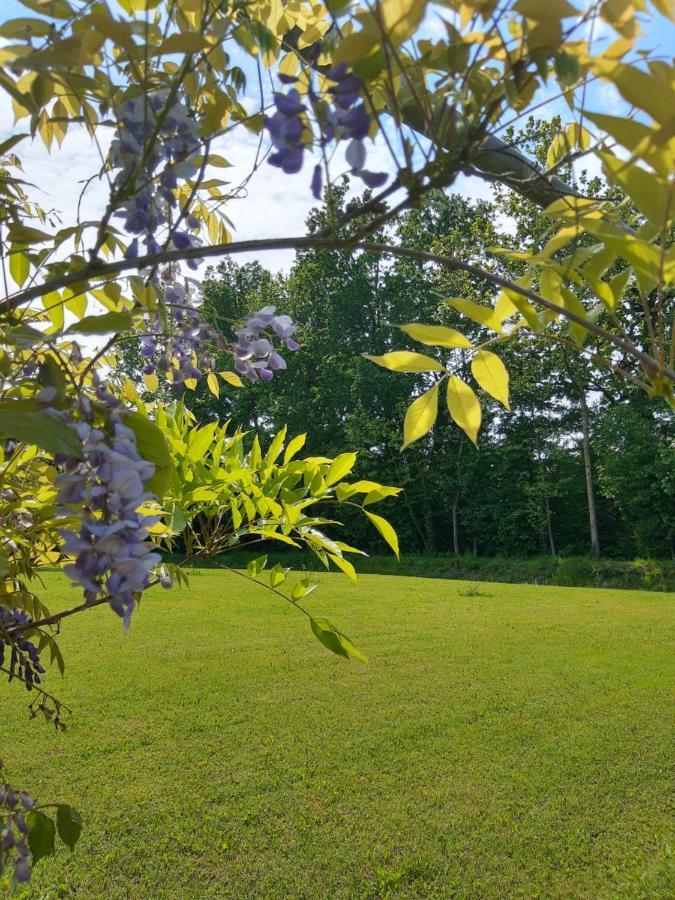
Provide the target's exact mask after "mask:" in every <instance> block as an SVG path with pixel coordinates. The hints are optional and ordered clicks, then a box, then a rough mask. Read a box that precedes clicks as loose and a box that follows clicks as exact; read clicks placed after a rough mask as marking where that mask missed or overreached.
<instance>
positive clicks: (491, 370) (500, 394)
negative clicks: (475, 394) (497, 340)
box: [471, 350, 511, 409]
mask: <svg viewBox="0 0 675 900" xmlns="http://www.w3.org/2000/svg"><path fill="white" fill-rule="evenodd" d="M471 372H472V373H473V377H474V378H475V379H476V381H477V382H478V384H479V385H480V386H481V387H482V388H483V390H484V391H487V393H488V394H490V396H491V397H494V398H495V400H499V402H500V403H501V404H502V405H503V406H505V407H506V408H507V409H511V406H510V405H509V373H508V372H507V370H506V366H505V365H504V363H503V362H502V361H501V359H500V358H499V357H498V356H497V355H496V354H494V353H490V351H489V350H480V351H479V352H478V353H477V354H476V355H475V356H474V358H473V359H472V360H471Z"/></svg>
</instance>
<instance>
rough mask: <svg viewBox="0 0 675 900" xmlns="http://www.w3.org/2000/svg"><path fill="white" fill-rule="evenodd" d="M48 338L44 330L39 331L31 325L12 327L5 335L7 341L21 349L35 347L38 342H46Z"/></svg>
mask: <svg viewBox="0 0 675 900" xmlns="http://www.w3.org/2000/svg"><path fill="white" fill-rule="evenodd" d="M47 340H48V337H47V335H45V333H44V332H43V331H39V330H38V329H37V328H33V327H32V326H31V325H17V326H16V327H15V328H10V330H9V331H8V332H7V334H6V335H5V341H6V342H7V343H8V344H13V345H14V346H15V347H18V348H19V349H20V350H25V349H27V348H29V347H35V346H36V345H37V344H44V343H45V341H47Z"/></svg>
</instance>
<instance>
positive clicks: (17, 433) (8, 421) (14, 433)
mask: <svg viewBox="0 0 675 900" xmlns="http://www.w3.org/2000/svg"><path fill="white" fill-rule="evenodd" d="M0 435H2V436H3V437H6V438H14V439H15V440H17V441H22V442H23V443H26V444H36V445H37V446H38V447H41V448H42V449H43V450H47V451H48V452H49V453H63V454H65V455H66V456H74V457H76V458H77V459H79V458H80V457H81V456H82V447H81V445H80V441H79V438H78V437H77V434H76V433H75V431H74V430H73V429H72V428H71V427H70V426H69V425H66V424H65V422H60V421H59V420H58V419H55V418H53V417H52V416H50V415H49V414H48V413H46V412H44V411H43V410H40V409H38V408H37V403H35V402H34V401H32V400H2V401H0Z"/></svg>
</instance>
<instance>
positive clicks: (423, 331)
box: [398, 323, 471, 350]
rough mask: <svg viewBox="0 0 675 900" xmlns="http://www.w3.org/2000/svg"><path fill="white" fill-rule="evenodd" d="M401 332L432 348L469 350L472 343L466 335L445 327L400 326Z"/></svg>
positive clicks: (413, 324)
mask: <svg viewBox="0 0 675 900" xmlns="http://www.w3.org/2000/svg"><path fill="white" fill-rule="evenodd" d="M398 327H399V328H400V330H401V331H402V332H403V333H404V334H407V335H408V337H411V338H412V339H413V340H414V341H419V342H420V343H421V344H427V345H428V346H430V347H451V348H452V347H464V348H465V349H467V350H469V349H470V348H471V341H470V340H469V339H468V338H466V337H464V335H463V334H462V333H461V332H459V331H455V329H454V328H447V327H446V326H445V325H416V324H415V323H412V324H410V325H399V326H398Z"/></svg>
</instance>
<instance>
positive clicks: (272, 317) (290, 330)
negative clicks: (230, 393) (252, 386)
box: [231, 306, 300, 381]
mask: <svg viewBox="0 0 675 900" xmlns="http://www.w3.org/2000/svg"><path fill="white" fill-rule="evenodd" d="M297 329H298V326H297V325H295V324H294V323H293V321H292V320H291V317H290V316H286V315H281V316H278V315H277V314H276V307H275V306H265V307H263V309H260V310H258V312H257V313H255V314H254V315H252V316H249V318H248V319H246V322H245V324H244V327H243V328H240V329H239V330H238V331H236V332H235V334H236V336H237V340H236V342H235V343H234V344H232V345H231V350H232V354H233V356H234V367H235V369H236V370H237V372H239V373H240V374H241V375H244V377H246V378H248V379H249V380H250V381H259V380H262V381H270V380H271V378H272V377H273V375H274V372H275V371H278V370H280V369H285V368H286V360H285V359H284V358H283V356H281V354H280V353H279V352H278V351H277V350H275V349H274V344H273V343H272V340H270V338H273V337H274V336H276V337H277V338H279V339H281V340H282V341H283V342H284V344H285V345H286V348H287V349H288V350H291V351H293V350H297V349H298V347H299V346H300V344H298V342H297V341H296V340H295V339H294V338H293V335H294V334H295V332H296V331H297Z"/></svg>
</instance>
